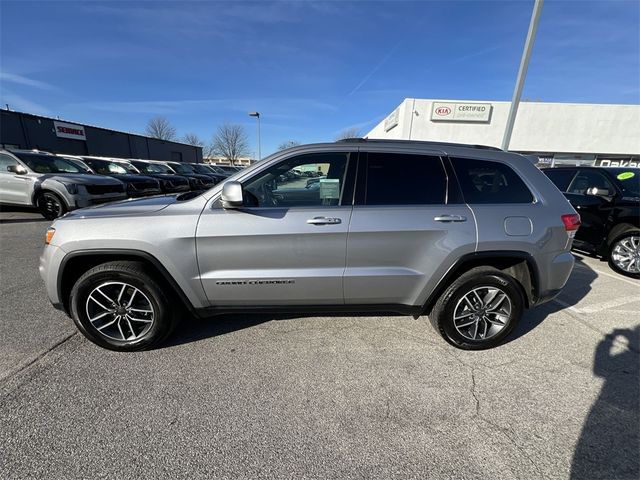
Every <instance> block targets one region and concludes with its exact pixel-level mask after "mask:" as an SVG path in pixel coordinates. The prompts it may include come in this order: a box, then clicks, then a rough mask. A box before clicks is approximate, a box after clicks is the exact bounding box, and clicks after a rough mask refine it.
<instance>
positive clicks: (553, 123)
mask: <svg viewBox="0 0 640 480" xmlns="http://www.w3.org/2000/svg"><path fill="white" fill-rule="evenodd" d="M510 104H511V102H494V101H467V100H435V99H417V98H407V99H405V100H404V101H403V102H402V103H401V104H400V105H399V106H398V107H397V108H396V109H395V110H394V111H393V112H391V113H390V114H389V115H388V116H387V118H385V119H384V120H383V121H382V122H380V124H378V125H376V126H375V127H374V128H373V129H372V130H371V131H370V132H369V133H368V134H367V135H366V136H367V137H368V138H386V139H405V140H409V139H410V140H431V141H439V142H455V143H468V144H475V145H489V146H494V147H500V146H501V144H502V137H503V135H504V130H505V125H506V122H507V116H508V114H509V107H510ZM509 150H511V151H514V152H519V153H526V154H533V155H537V156H538V157H539V158H540V161H541V162H542V163H549V164H551V163H553V164H588V165H608V164H618V165H620V164H622V165H625V166H626V165H631V164H633V165H635V166H637V165H638V162H639V161H640V105H605V104H585V103H546V102H521V103H520V106H519V108H518V115H517V117H516V122H515V126H514V129H513V135H512V137H511V143H510V145H509Z"/></svg>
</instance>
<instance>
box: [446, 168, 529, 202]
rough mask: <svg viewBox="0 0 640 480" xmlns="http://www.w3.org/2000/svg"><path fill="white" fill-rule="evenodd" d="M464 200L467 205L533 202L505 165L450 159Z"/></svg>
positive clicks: (515, 175) (514, 173) (526, 190)
mask: <svg viewBox="0 0 640 480" xmlns="http://www.w3.org/2000/svg"><path fill="white" fill-rule="evenodd" d="M451 163H452V164H453V169H454V170H455V172H456V176H457V177H458V181H459V182H460V187H461V188H462V194H463V195H464V200H465V202H466V203H469V204H487V203H532V202H533V195H532V194H531V191H530V190H529V189H528V188H527V186H526V185H525V183H524V182H523V181H522V179H521V178H520V177H519V176H518V174H517V173H516V172H515V171H514V170H513V169H512V168H511V167H509V166H508V165H505V164H504V163H499V162H492V161H489V160H477V159H473V158H452V159H451Z"/></svg>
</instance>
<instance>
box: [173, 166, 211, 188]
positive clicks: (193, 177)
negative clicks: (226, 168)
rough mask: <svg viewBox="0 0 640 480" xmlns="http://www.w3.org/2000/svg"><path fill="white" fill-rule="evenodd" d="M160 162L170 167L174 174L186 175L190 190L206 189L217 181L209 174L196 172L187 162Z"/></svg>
mask: <svg viewBox="0 0 640 480" xmlns="http://www.w3.org/2000/svg"><path fill="white" fill-rule="evenodd" d="M162 164H163V165H166V166H168V167H169V168H171V170H173V172H174V173H175V174H177V175H181V176H183V177H187V178H188V179H189V185H190V187H191V190H208V189H210V188H211V187H213V186H214V185H215V184H216V183H217V182H216V181H215V179H214V178H212V177H210V176H209V175H202V174H200V173H196V172H195V170H194V169H193V168H192V167H191V165H189V164H187V163H182V162H162Z"/></svg>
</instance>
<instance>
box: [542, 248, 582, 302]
mask: <svg viewBox="0 0 640 480" xmlns="http://www.w3.org/2000/svg"><path fill="white" fill-rule="evenodd" d="M574 263H575V259H574V257H573V254H572V253H571V252H562V253H560V254H552V255H549V257H547V259H546V261H545V262H544V265H541V267H542V268H540V273H541V275H540V285H539V290H538V295H537V296H536V299H535V302H534V305H540V304H542V303H546V302H548V301H550V300H553V299H554V298H555V297H556V296H557V295H558V294H559V293H560V292H561V291H562V289H563V288H564V286H565V285H566V283H567V280H569V276H570V275H571V271H572V270H573V265H574Z"/></svg>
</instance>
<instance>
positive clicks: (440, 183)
mask: <svg viewBox="0 0 640 480" xmlns="http://www.w3.org/2000/svg"><path fill="white" fill-rule="evenodd" d="M367 157H368V158H367V162H366V179H365V192H364V204H365V205H433V204H444V203H446V192H447V176H446V174H445V171H444V167H443V165H442V160H441V159H440V157H436V156H429V155H413V154H399V153H382V152H371V153H369V154H368V156H367Z"/></svg>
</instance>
